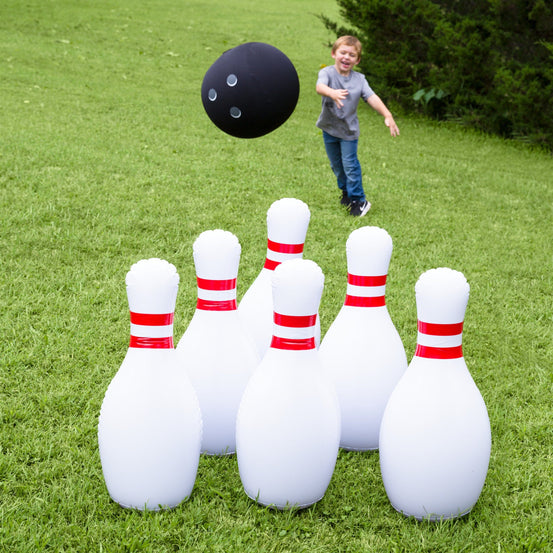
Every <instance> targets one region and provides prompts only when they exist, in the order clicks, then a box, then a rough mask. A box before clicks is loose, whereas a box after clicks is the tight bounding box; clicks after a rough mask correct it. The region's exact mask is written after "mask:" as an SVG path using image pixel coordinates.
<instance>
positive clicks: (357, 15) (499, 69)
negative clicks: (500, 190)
mask: <svg viewBox="0 0 553 553" xmlns="http://www.w3.org/2000/svg"><path fill="white" fill-rule="evenodd" d="M337 2H338V5H339V6H340V11H341V15H342V17H343V18H344V20H345V21H347V22H348V24H349V26H346V27H345V26H342V25H339V24H337V23H335V22H334V21H333V20H332V19H331V18H328V17H325V16H322V19H323V21H324V22H325V24H326V26H327V27H328V28H329V29H330V30H332V31H333V32H335V33H336V34H337V35H341V34H355V35H358V36H359V38H360V39H361V41H362V42H363V44H364V56H363V59H362V61H361V64H360V69H361V71H363V72H364V73H365V74H366V75H367V76H368V78H369V80H370V82H371V84H373V85H374V88H375V89H376V90H377V91H378V93H379V94H380V95H381V96H382V97H383V98H384V99H385V101H388V102H390V101H391V102H395V103H397V104H400V105H401V106H402V107H403V108H404V109H406V110H413V109H415V110H419V111H423V112H424V113H426V114H428V115H431V116H433V117H436V118H440V119H443V118H447V119H453V120H457V121H461V122H463V123H465V124H468V125H471V126H474V127H477V128H479V129H482V130H484V131H486V132H491V133H495V134H498V135H500V136H504V137H509V138H519V139H522V140H526V141H531V142H533V143H537V144H541V145H543V146H545V147H547V148H549V149H553V102H552V101H551V98H552V97H553V5H552V4H551V3H548V2H545V1H544V0H474V1H464V0H463V1H461V0H406V1H401V0H337ZM423 90H424V91H425V92H421V91H423ZM431 91H435V94H434V95H433V96H432V98H431V99H430V100H428V101H427V97H426V95H427V94H428V93H429V92H431ZM439 91H442V93H441V95H440V97H438V93H439Z"/></svg>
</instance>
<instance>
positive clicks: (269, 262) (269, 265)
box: [263, 257, 282, 271]
mask: <svg viewBox="0 0 553 553" xmlns="http://www.w3.org/2000/svg"><path fill="white" fill-rule="evenodd" d="M281 263H282V262H281V261H274V260H273V259H269V258H268V257H267V258H266V259H265V265H263V268H264V269H269V271H274V270H275V269H276V268H277V267H278V266H279V265H280V264H281Z"/></svg>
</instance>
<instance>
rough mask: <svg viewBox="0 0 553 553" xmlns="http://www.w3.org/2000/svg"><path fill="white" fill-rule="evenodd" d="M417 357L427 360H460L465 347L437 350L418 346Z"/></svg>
mask: <svg viewBox="0 0 553 553" xmlns="http://www.w3.org/2000/svg"><path fill="white" fill-rule="evenodd" d="M415 355H416V356H417V357H425V358H426V359H458V358H459V357H463V347H462V346H453V347H451V348H435V347H432V346H421V345H420V344H417V349H416V351H415Z"/></svg>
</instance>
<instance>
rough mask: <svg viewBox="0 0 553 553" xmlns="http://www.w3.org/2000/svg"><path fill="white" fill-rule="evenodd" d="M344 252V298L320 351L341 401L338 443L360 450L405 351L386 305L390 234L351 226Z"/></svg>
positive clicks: (369, 443)
mask: <svg viewBox="0 0 553 553" xmlns="http://www.w3.org/2000/svg"><path fill="white" fill-rule="evenodd" d="M346 255H347V265H348V281H347V292H346V299H345V301H344V305H343V306H342V308H341V309H340V311H339V313H338V315H337V316H336V319H334V321H333V323H332V324H331V325H330V327H329V329H328V331H327V333H326V334H325V336H324V338H323V341H322V342H321V347H320V348H319V352H320V355H321V359H322V361H323V365H324V367H325V370H327V371H328V373H329V375H330V377H331V379H332V380H333V382H334V385H335V387H336V392H337V394H338V399H339V401H340V408H341V413H342V432H341V438H340V446H341V447H342V448H344V449H348V450H354V451H364V450H369V449H377V448H378V435H379V432H380V422H381V420H382V413H383V412H384V408H385V407H386V403H387V402H388V398H389V397H390V394H391V393H392V390H393V389H394V387H395V385H396V384H397V383H398V381H399V379H400V378H401V376H402V375H403V373H404V372H405V370H406V369H407V357H406V355H405V349H404V347H403V343H402V341H401V338H400V337H399V334H398V332H397V330H396V328H395V326H394V324H393V322H392V319H391V318H390V315H389V313H388V309H387V307H386V299H385V289H386V277H387V274H388V267H389V264H390V258H391V255H392V239H391V237H390V235H389V234H388V233H387V232H386V231H385V230H384V229H381V228H378V227H361V228H359V229H356V230H354V231H353V232H352V233H351V234H350V236H349V238H348V240H347V242H346Z"/></svg>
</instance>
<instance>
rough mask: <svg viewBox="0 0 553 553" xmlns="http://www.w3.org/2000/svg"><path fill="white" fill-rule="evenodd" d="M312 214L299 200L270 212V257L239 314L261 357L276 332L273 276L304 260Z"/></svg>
mask: <svg viewBox="0 0 553 553" xmlns="http://www.w3.org/2000/svg"><path fill="white" fill-rule="evenodd" d="M310 217H311V213H310V211H309V208H308V207H307V204H305V203H304V202H302V201H301V200H297V199H295V198H282V199H280V200H277V201H276V202H273V204H272V205H271V207H270V208H269V210H268V211H267V237H268V238H267V256H266V258H265V264H264V266H263V268H262V269H261V272H260V273H259V274H258V276H257V278H256V279H255V280H254V281H253V283H252V285H251V286H250V287H249V288H248V290H247V291H246V293H245V294H244V296H243V298H242V300H241V301H240V305H239V306H238V314H239V315H240V318H241V319H242V320H243V321H244V324H245V325H246V328H247V329H248V331H249V333H250V334H251V336H252V337H253V338H254V341H255V343H256V346H257V351H258V353H259V355H260V357H263V355H265V352H266V351H267V349H268V347H269V345H270V343H271V338H272V333H273V296H272V290H271V277H272V275H273V271H274V270H275V268H276V267H278V265H279V264H280V263H282V262H283V261H286V260H288V259H295V258H301V257H302V256H303V247H304V243H305V235H306V234H307V227H308V226H309V219H310ZM320 336H321V331H320V322H319V319H318V317H317V325H316V328H315V341H316V343H317V345H318V344H319V342H320Z"/></svg>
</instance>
